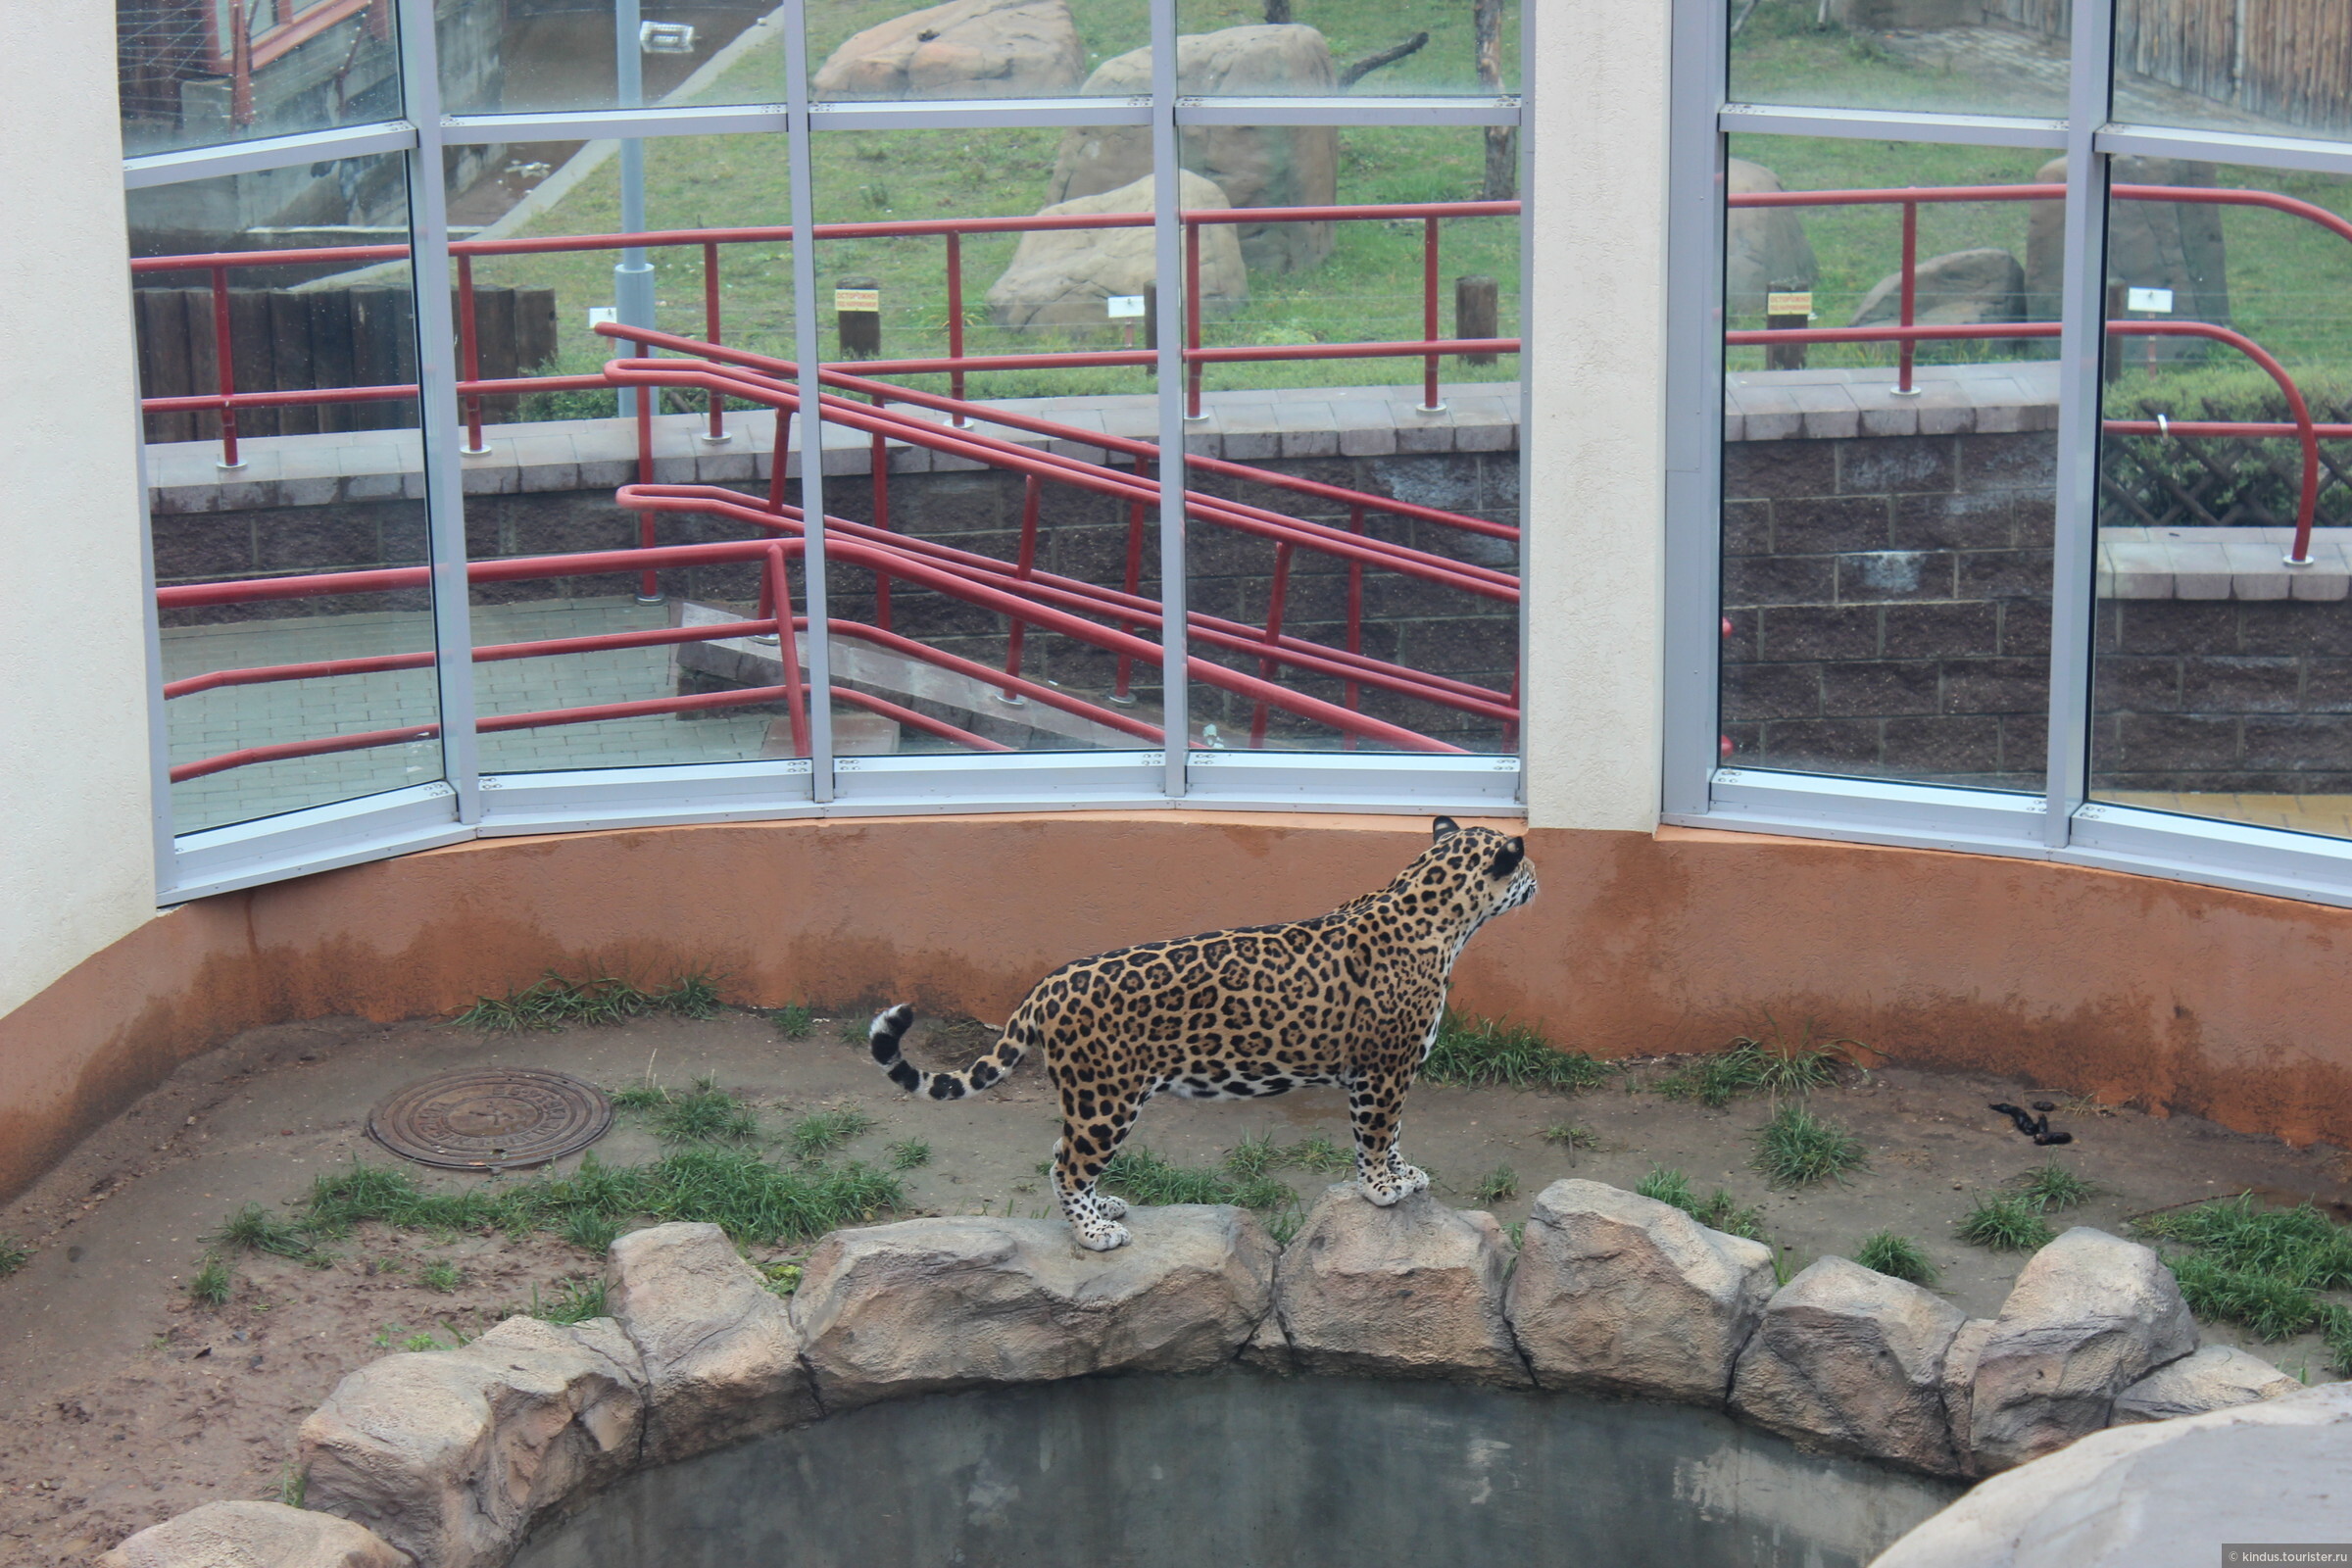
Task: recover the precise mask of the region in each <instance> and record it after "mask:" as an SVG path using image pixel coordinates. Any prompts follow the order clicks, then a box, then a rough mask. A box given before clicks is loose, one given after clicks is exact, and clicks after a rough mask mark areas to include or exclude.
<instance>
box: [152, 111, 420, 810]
mask: <svg viewBox="0 0 2352 1568" xmlns="http://www.w3.org/2000/svg"><path fill="white" fill-rule="evenodd" d="M351 163H352V165H353V166H354V167H353V172H352V174H351V178H352V180H353V182H354V183H355V184H356V185H360V186H364V187H368V188H373V189H379V190H382V189H388V192H389V194H388V196H387V197H386V198H384V201H385V205H384V206H383V207H382V208H381V209H379V210H381V211H383V212H385V213H386V214H387V216H388V215H389V214H390V213H391V212H393V211H397V212H398V213H399V214H400V217H401V220H402V224H403V227H404V229H405V220H406V207H407V202H406V197H405V194H404V191H403V174H402V161H401V160H400V159H399V158H397V157H387V158H380V159H370V160H352V161H351ZM245 178H246V176H235V177H229V178H222V179H215V180H206V181H202V182H199V183H195V184H189V185H181V186H167V187H164V188H162V189H158V190H148V191H137V192H133V193H132V197H133V200H132V215H133V217H132V227H131V251H132V255H133V257H134V258H136V259H137V260H136V261H135V262H134V276H133V281H134V283H135V285H136V288H135V292H134V295H133V300H134V307H135V313H136V319H137V323H138V346H139V379H140V384H141V391H142V394H143V395H144V396H145V398H146V399H147V400H148V409H149V412H148V414H147V417H146V421H147V441H148V447H147V480H148V484H149V486H150V489H149V497H148V499H149V506H150V511H151V515H152V518H153V522H152V528H153V541H154V549H155V574H156V581H157V585H158V588H159V590H160V593H161V597H162V601H163V603H162V612H161V615H162V622H163V662H164V681H165V689H164V702H165V710H164V711H165V713H166V716H167V720H168V724H169V730H170V744H171V760H172V769H173V773H174V778H175V781H174V783H173V785H172V816H173V824H174V826H175V828H176V829H177V831H179V832H181V833H189V832H194V831H197V830H199V829H202V828H208V827H218V826H220V825H221V824H223V823H228V822H237V821H243V820H246V819H249V818H252V817H258V816H268V815H270V814H273V813H275V812H279V811H288V810H293V809H298V808H301V807H308V806H319V805H323V804H325V803H328V802H332V801H341V800H348V799H351V798H353V797H357V796H363V795H369V794H373V793H376V792H378V791H382V790H390V789H397V788H400V787H402V786H405V785H412V784H423V783H430V782H432V781H434V780H437V779H439V778H440V777H441V748H440V743H439V741H438V739H436V738H435V737H436V728H435V726H436V724H437V721H438V714H439V710H438V706H437V699H436V690H435V684H434V671H433V650H434V644H433V625H432V613H431V610H432V601H431V593H430V591H429V589H428V588H427V586H426V584H425V572H424V564H425V562H426V561H427V559H428V555H429V551H428V540H427V535H426V527H425V511H424V502H423V499H422V498H423V494H424V487H423V482H422V475H421V467H422V448H421V446H420V444H419V440H418V432H417V404H416V401H415V399H414V398H413V397H390V398H387V397H383V396H368V397H362V398H359V399H357V400H349V401H347V400H344V399H341V398H313V397H306V396H303V395H302V394H305V393H312V392H321V391H333V390H335V389H344V388H395V389H400V390H406V389H407V388H409V387H412V386H414V384H415V382H416V378H417V337H416V310H415V301H414V298H413V295H412V293H411V289H410V280H409V266H408V263H407V262H406V261H405V260H383V259H381V258H380V256H378V255H375V254H371V253H370V252H369V251H368V250H366V249H361V248H353V247H350V246H348V245H345V246H331V245H330V246H324V247H316V248H309V249H298V248H296V247H295V246H294V245H289V244H288V243H287V242H288V241H289V240H295V241H296V242H297V244H298V243H299V236H292V235H287V234H285V233H284V232H283V231H281V230H277V229H274V228H269V227H258V226H237V225H235V224H233V222H231V223H228V224H224V225H222V226H217V227H207V226H206V225H207V224H208V223H220V222H221V216H220V215H224V214H233V213H234V212H235V211H236V210H237V203H238V198H239V188H240V186H241V185H242V184H243V182H244V180H245ZM402 241H403V242H404V243H405V233H404V234H403V235H402ZM207 255H210V256H216V257H221V260H220V261H218V262H217V263H211V264H207V263H204V262H201V261H198V262H193V263H192V262H191V260H190V259H191V258H201V257H204V256H207ZM223 341H225V343H226V345H227V365H226V367H225V368H224V367H223V366H222V364H221V345H222V343H223ZM224 395H233V396H234V397H235V398H237V399H238V400H240V401H239V402H237V403H235V404H232V405H231V406H230V409H229V414H228V416H227V417H225V418H224V417H223V415H222V413H221V402H220V399H221V397H222V396H224ZM257 398H258V399H261V400H263V401H260V402H256V401H254V400H255V399H257ZM158 400H162V401H161V403H160V404H159V401H158ZM232 463H233V464H234V465H235V466H233V467H229V466H223V465H224V464H232ZM329 573H332V574H335V575H334V576H332V577H328V576H326V575H324V574H329ZM352 574H356V575H352Z"/></svg>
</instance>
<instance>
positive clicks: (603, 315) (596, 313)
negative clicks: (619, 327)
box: [588, 305, 620, 331]
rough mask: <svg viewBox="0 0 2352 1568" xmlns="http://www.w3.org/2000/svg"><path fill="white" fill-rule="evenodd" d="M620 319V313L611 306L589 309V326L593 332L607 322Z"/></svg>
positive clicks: (590, 307) (596, 306) (591, 307)
mask: <svg viewBox="0 0 2352 1568" xmlns="http://www.w3.org/2000/svg"><path fill="white" fill-rule="evenodd" d="M619 319H620V313H619V312H618V311H616V310H614V309H613V307H612V306H610V305H591V306H589V307H588V326H589V329H590V330H591V331H593V330H594V329H595V328H597V327H600V326H602V325H604V324H605V323H606V322H607V321H617V320H619Z"/></svg>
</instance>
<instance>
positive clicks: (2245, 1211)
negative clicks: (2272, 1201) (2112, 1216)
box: [2134, 1194, 2352, 1376]
mask: <svg viewBox="0 0 2352 1568" xmlns="http://www.w3.org/2000/svg"><path fill="white" fill-rule="evenodd" d="M2134 1229H2136V1230H2137V1231H2138V1232H2139V1234H2140V1235H2142V1236H2144V1237H2147V1238H2148V1239H2150V1240H2152V1241H2157V1242H2169V1243H2172V1244H2173V1245H2174V1246H2175V1247H2176V1248H2184V1249H2187V1250H2185V1251H2168V1253H2167V1255H2166V1258H2165V1261H2166V1262H2167V1263H2168V1264H2170V1265H2171V1266H2172V1270H2173V1273H2174V1274H2175V1275H2176V1276H2177V1277H2178V1278H2179V1279H2180V1294H2181V1295H2182V1296H2184V1297H2186V1298H2187V1299H2188V1305H2189V1310H2190V1311H2192V1312H2194V1313H2196V1315H2197V1316H2198V1317H2200V1318H2203V1319H2205V1320H2206V1321H2208V1322H2224V1323H2235V1324H2237V1325H2239V1326H2240V1327H2242V1328H2244V1329H2245V1330H2246V1331H2247V1332H2248V1333H2249V1334H2252V1335H2253V1336H2254V1337H2255V1338H2256V1339H2259V1340H2265V1341H2277V1340H2283V1339H2290V1338H2292V1337H2293V1336H2295V1335H2297V1334H2301V1333H2305V1332H2307V1331H2309V1330H2313V1329H2317V1330H2318V1331H2319V1332H2320V1333H2321V1334H2322V1335H2323V1336H2324V1337H2325V1338H2326V1340H2327V1348H2328V1350H2329V1352H2330V1353H2331V1354H2332V1355H2333V1357H2334V1359H2335V1365H2336V1371H2337V1372H2338V1373H2339V1374H2342V1375H2348V1376H2352V1308H2348V1307H2347V1306H2345V1305H2344V1304H2342V1303H2340V1302H2335V1301H2327V1300H2324V1299H2321V1293H2322V1292H2329V1291H2335V1292H2340V1291H2344V1290H2347V1289H2352V1229H2346V1228H2345V1227H2344V1226H2341V1225H2338V1224H2336V1223H2335V1222H2334V1221H2333V1220H2331V1219H2329V1218H2328V1217H2327V1215H2326V1214H2324V1213H2322V1212H2321V1211H2320V1210H2319V1209H2318V1208H2316V1207H2315V1206H2313V1205H2312V1204H2310V1203H2303V1204H2299V1205H2297V1206H2296V1207H2293V1208H2272V1207H2269V1206H2267V1205H2264V1204H2260V1203H2257V1202H2255V1201H2254V1199H2253V1198H2252V1196H2251V1195H2248V1194H2240V1195H2238V1196H2237V1197H2235V1198H2223V1199H2216V1200H2214V1201H2211V1202H2205V1203H2198V1204H2196V1205H2194V1206H2192V1207H2189V1208H2176V1209H2168V1210H2166V1211H2164V1212H2162V1213H2157V1214H2150V1215H2147V1216H2145V1217H2143V1218H2141V1219H2140V1220H2138V1221H2136V1222H2135V1224H2134Z"/></svg>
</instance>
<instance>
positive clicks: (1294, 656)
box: [1187, 126, 1519, 752]
mask: <svg viewBox="0 0 2352 1568" xmlns="http://www.w3.org/2000/svg"><path fill="white" fill-rule="evenodd" d="M1228 134H1230V135H1231V136H1233V137H1235V138H1241V137H1255V138H1260V139H1262V140H1263V141H1264V142H1266V143H1268V144H1272V145H1274V146H1276V147H1283V146H1287V147H1288V148H1289V149H1290V151H1289V153H1288V156H1289V157H1290V158H1291V160H1292V161H1293V162H1296V163H1300V164H1305V163H1309V162H1314V161H1320V160H1325V159H1328V160H1329V162H1330V165H1331V167H1333V168H1334V169H1335V170H1337V171H1338V176H1339V177H1338V202H1337V205H1339V206H1342V207H1346V208H1349V209H1353V210H1354V212H1355V214H1357V215H1359V216H1350V217H1348V218H1345V219H1342V220H1340V221H1325V220H1321V219H1315V220H1306V221H1298V220H1291V221H1260V220H1256V219H1253V218H1251V217H1250V216H1249V210H1250V207H1251V206H1252V205H1254V204H1251V203H1248V202H1243V201H1240V200H1239V199H1238V198H1237V199H1236V200H1235V206H1236V207H1238V208H1239V209H1241V211H1240V213H1239V214H1237V215H1236V216H1237V217H1239V218H1240V219H1241V221H1219V220H1220V219H1221V218H1222V217H1223V213H1222V212H1220V211H1219V210H1220V209H1224V208H1225V202H1224V200H1222V199H1221V198H1222V197H1224V196H1226V195H1228V194H1230V193H1229V192H1223V191H1218V190H1216V189H1215V188H1214V183H1213V182H1212V181H1211V180H1208V179H1202V180H1201V185H1202V186H1203V187H1204V190H1203V195H1204V196H1205V197H1206V200H1204V201H1203V200H1196V201H1195V202H1194V203H1193V204H1192V205H1194V206H1195V207H1200V208H1206V209H1207V211H1206V212H1205V213H1203V215H1202V217H1203V221H1199V222H1196V223H1193V224H1190V225H1188V234H1189V235H1190V236H1191V238H1192V239H1193V240H1194V241H1196V242H1197V244H1198V248H1199V253H1200V257H1201V262H1200V270H1201V302H1202V306H1203V310H1202V313H1201V314H1202V316H1203V318H1204V319H1202V320H1201V321H1200V322H1199V334H1200V342H1201V345H1202V347H1203V348H1204V349H1205V350H1206V351H1207V352H1208V353H1209V354H1212V355H1214V356H1216V357H1217V358H1216V359H1215V360H1214V362H1213V363H1204V364H1201V365H1200V366H1198V368H1197V369H1196V372H1195V381H1196V384H1197V386H1198V389H1199V398H1198V407H1199V413H1200V418H1199V419H1198V420H1197V421H1194V422H1191V423H1188V426H1187V428H1188V431H1189V432H1191V433H1190V434H1189V436H1188V449H1189V450H1190V451H1191V452H1192V453H1194V454H1197V455H1198V456H1197V460H1196V461H1194V462H1192V463H1191V465H1190V467H1191V472H1190V475H1189V480H1188V482H1189V484H1190V487H1191V488H1192V490H1193V491H1194V492H1196V493H1197V494H1198V495H1200V496H1201V498H1202V500H1201V503H1200V504H1199V505H1198V506H1197V509H1196V512H1195V514H1194V516H1193V518H1192V521H1191V523H1190V525H1189V527H1188V531H1187V548H1188V552H1189V561H1190V569H1191V585H1190V589H1189V592H1190V595H1191V599H1190V610H1191V612H1192V616H1193V621H1192V629H1193V637H1194V646H1193V653H1194V656H1195V657H1196V658H1198V659H1203V660H1207V661H1209V662H1213V663H1216V664H1219V665H1222V666H1224V667H1225V668H1226V669H1227V670H1228V671H1230V672H1231V673H1230V674H1229V675H1226V676H1222V677H1219V678H1217V679H1214V680H1204V679H1201V678H1199V677H1196V679H1195V681H1194V685H1193V691H1192V698H1191V711H1192V720H1193V733H1194V742H1195V744H1196V745H1199V746H1205V747H1209V748H1212V749H1215V748H1229V749H1230V748H1265V749H1270V750H1287V751H1299V750H1314V751H1332V750H1341V749H1349V750H1353V749H1359V748H1360V749H1365V750H1374V751H1397V750H1428V749H1445V748H1452V749H1458V750H1463V751H1471V752H1507V751H1511V750H1513V749H1515V748H1516V746H1517V730H1516V720H1517V679H1516V677H1517V667H1518V644H1519V637H1518V559H1519V557H1518V526H1517V525H1518V477H1519V466H1518V463H1519V454H1518V419H1519V387H1518V380H1517V377H1518V369H1519V361H1518V356H1517V354H1516V353H1514V352H1507V351H1501V350H1500V349H1499V346H1497V347H1496V348H1488V349H1478V350H1474V351H1472V352H1469V353H1452V354H1442V355H1439V356H1437V357H1436V358H1434V359H1432V358H1430V357H1427V356H1424V355H1419V354H1414V353H1411V352H1406V353H1403V354H1395V353H1391V354H1383V355H1380V356H1378V357H1352V356H1349V355H1348V354H1347V352H1346V351H1347V350H1348V349H1349V348H1350V347H1351V346H1358V345H1384V344H1385V345H1398V344H1414V345H1418V344H1420V343H1423V342H1425V341H1430V340H1433V339H1434V340H1439V341H1446V340H1455V339H1471V340H1477V341H1481V342H1493V341H1494V340H1496V339H1508V340H1514V341H1515V339H1516V337H1517V334H1518V331H1519V310H1518V304H1519V301H1518V293H1519V289H1518V283H1519V221H1518V218H1517V217H1516V215H1515V214H1513V213H1510V212H1507V211H1506V212H1504V213H1501V214H1491V215H1489V214H1480V213H1478V211H1477V208H1476V203H1477V201H1478V199H1479V198H1480V196H1481V195H1482V192H1483V189H1484V182H1485V180H1486V179H1487V177H1488V167H1487V145H1486V138H1485V136H1484V134H1483V133H1482V132H1481V131H1480V130H1478V129H1476V128H1472V127H1464V128H1446V129H1430V128H1411V129H1406V128H1397V127H1371V126H1353V127H1348V128H1345V129H1338V130H1333V129H1328V128H1324V127H1267V128H1262V129H1242V130H1236V131H1233V132H1230V133H1228ZM1238 151H1239V149H1238V148H1237V147H1233V146H1231V145H1230V144H1227V143H1223V142H1210V141H1206V140H1203V141H1202V142H1201V143H1199V144H1194V143H1191V142H1188V143H1187V157H1188V159H1198V160H1200V162H1201V166H1202V167H1203V168H1204V169H1208V170H1211V171H1214V170H1216V169H1218V168H1221V167H1239V166H1241V165H1242V164H1243V162H1244V161H1243V160H1242V159H1241V158H1239V157H1238V156H1236V154H1237V153H1238ZM1465 208H1467V209H1469V210H1468V211H1464V209H1465ZM1433 246H1434V252H1433V250H1432V247H1433ZM1188 265H1189V263H1188ZM1433 380H1434V381H1435V383H1436V384H1435V386H1434V387H1433V386H1432V384H1431V383H1432V381H1433ZM1192 391H1193V388H1191V387H1188V388H1187V396H1188V405H1189V404H1190V402H1191V394H1192ZM1433 393H1434V396H1433ZM1432 405H1434V407H1433V406H1432ZM1282 481H1288V484H1287V485H1286V484H1285V483H1284V482H1282ZM1261 647H1263V648H1264V649H1265V651H1264V652H1262V653H1261V652H1259V651H1258V650H1259V648H1261ZM1237 677H1238V679H1237Z"/></svg>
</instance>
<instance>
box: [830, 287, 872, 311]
mask: <svg viewBox="0 0 2352 1568" xmlns="http://www.w3.org/2000/svg"><path fill="white" fill-rule="evenodd" d="M833 308H834V309H835V310H837V311H878V310H880V309H881V308H882V291H881V290H880V289H878V288H837V289H835V290H834V291H833Z"/></svg>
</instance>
